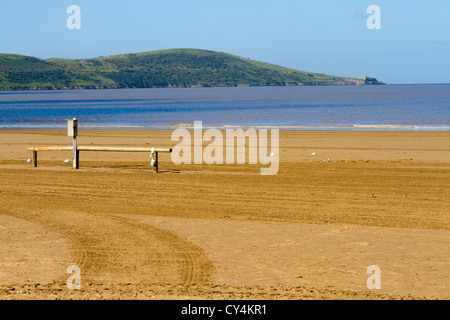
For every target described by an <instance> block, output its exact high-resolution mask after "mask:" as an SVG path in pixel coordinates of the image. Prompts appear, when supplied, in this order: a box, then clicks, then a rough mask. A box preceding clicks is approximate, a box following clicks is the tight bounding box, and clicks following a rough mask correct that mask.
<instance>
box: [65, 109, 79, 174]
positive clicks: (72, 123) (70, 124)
mask: <svg viewBox="0 0 450 320" xmlns="http://www.w3.org/2000/svg"><path fill="white" fill-rule="evenodd" d="M67 135H68V136H69V137H73V168H74V169H78V168H79V167H80V160H79V156H80V151H79V150H78V149H77V135H78V120H77V119H76V118H73V120H67Z"/></svg>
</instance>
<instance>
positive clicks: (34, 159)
mask: <svg viewBox="0 0 450 320" xmlns="http://www.w3.org/2000/svg"><path fill="white" fill-rule="evenodd" d="M33 166H34V167H35V168H36V167H37V151H33Z"/></svg>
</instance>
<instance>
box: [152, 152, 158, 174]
mask: <svg viewBox="0 0 450 320" xmlns="http://www.w3.org/2000/svg"><path fill="white" fill-rule="evenodd" d="M151 165H152V171H153V173H158V151H156V150H155V152H153V153H152V162H151Z"/></svg>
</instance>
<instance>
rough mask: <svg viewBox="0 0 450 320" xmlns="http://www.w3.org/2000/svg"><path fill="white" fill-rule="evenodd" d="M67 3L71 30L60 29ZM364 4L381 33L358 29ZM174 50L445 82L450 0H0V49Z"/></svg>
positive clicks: (363, 24) (65, 54)
mask: <svg viewBox="0 0 450 320" xmlns="http://www.w3.org/2000/svg"><path fill="white" fill-rule="evenodd" d="M71 5H76V6H78V7H79V8H80V16H79V17H80V29H69V28H68V27H67V20H68V19H69V18H70V17H71V16H72V12H70V13H67V9H68V7H69V6H71ZM371 5H376V6H378V7H379V8H380V16H379V17H380V19H379V21H380V29H369V28H368V26H367V20H370V21H376V20H371V19H372V18H373V17H372V14H373V12H371V13H367V8H368V7H369V6H371ZM375 18H376V17H375ZM173 48H196V49H207V50H214V51H220V52H227V53H232V54H235V55H239V56H242V57H244V58H249V59H252V60H258V61H264V62H268V63H273V64H277V65H281V66H284V67H289V68H294V69H298V70H302V71H309V72H318V73H325V74H330V75H334V76H370V77H375V78H377V79H378V80H380V81H383V82H385V83H389V84H406V83H450V58H449V57H450V1H449V0H427V1H426V0H421V1H418V0H369V1H366V0H339V1H338V0H270V1H269V0H128V1H119V0H95V1H92V0H0V53H15V54H22V55H30V56H35V57H38V58H42V59H48V58H54V57H57V58H71V59H72V58H73V59H75V58H94V57H99V56H108V55H114V54H123V53H135V52H145V51H153V50H161V49H173Z"/></svg>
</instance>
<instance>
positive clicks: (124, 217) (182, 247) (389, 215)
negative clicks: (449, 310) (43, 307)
mask: <svg viewBox="0 0 450 320" xmlns="http://www.w3.org/2000/svg"><path fill="white" fill-rule="evenodd" d="M171 133H172V131H169V130H167V131H165V130H150V131H146V130H82V131H80V136H79V138H78V141H79V144H80V145H102V146H124V147H125V146H127V147H131V146H133V147H149V146H150V147H151V146H157V147H172V146H174V145H175V144H176V142H171V141H170V134H171ZM68 145H71V138H69V137H67V135H66V131H65V130H0V179H1V181H2V183H1V184H0V239H1V241H0V299H448V298H450V291H449V283H450V281H449V279H450V271H449V270H450V268H449V267H450V250H449V248H450V246H449V245H450V217H449V213H448V212H449V210H448V208H449V207H450V206H449V204H450V201H449V196H450V185H449V183H448V181H450V179H449V178H450V133H449V132H409V131H389V132H388V131H280V148H279V157H280V167H279V171H278V174H276V175H274V176H262V175H260V169H261V168H262V167H264V165H261V164H256V165H253V164H252V165H250V164H244V165H237V164H236V165H217V164H216V165H206V164H201V165H200V164H199V165H194V164H191V165H186V164H182V165H175V164H173V163H172V161H171V156H170V155H169V154H160V170H161V173H159V174H153V173H151V169H150V162H149V155H148V154H141V153H115V152H81V155H80V169H79V170H73V169H72V163H71V161H69V162H68V163H65V162H64V160H65V159H71V156H72V155H71V152H39V153H38V167H37V168H34V167H32V165H31V163H28V162H27V159H28V158H30V157H31V152H27V151H26V148H27V147H30V146H68ZM313 152H314V153H315V155H311V154H312V153H313ZM326 159H330V162H323V161H322V160H326ZM71 265H76V266H78V267H79V268H80V272H81V289H79V290H76V289H74V290H71V289H69V288H68V287H67V284H66V282H67V279H68V278H69V276H71V274H69V273H67V272H66V271H67V268H68V267H69V266H71ZM372 265H376V266H378V267H379V268H380V270H381V276H380V284H381V288H380V289H369V288H368V286H367V280H368V278H369V276H370V274H368V273H367V269H368V267H369V266H372Z"/></svg>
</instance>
